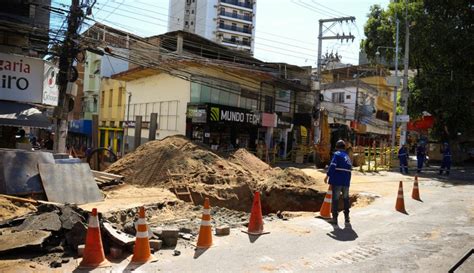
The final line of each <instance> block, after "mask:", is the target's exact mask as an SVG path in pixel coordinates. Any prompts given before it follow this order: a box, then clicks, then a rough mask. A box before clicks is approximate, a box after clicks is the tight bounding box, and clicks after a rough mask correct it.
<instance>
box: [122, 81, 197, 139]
mask: <svg viewBox="0 0 474 273" xmlns="http://www.w3.org/2000/svg"><path fill="white" fill-rule="evenodd" d="M190 85H191V83H190V82H189V81H186V80H183V79H181V78H177V77H172V76H170V75H168V74H159V75H154V76H150V77H145V78H141V79H138V80H134V81H129V82H127V92H130V93H131V94H132V97H131V101H130V103H131V105H132V106H133V105H134V104H141V103H149V104H148V105H150V104H151V103H159V102H162V103H166V102H169V101H178V104H177V124H176V129H175V130H166V129H158V130H157V133H158V135H157V137H156V139H163V138H165V137H167V136H172V135H178V134H179V135H185V134H186V110H187V104H188V102H189V101H190V90H191V86H190ZM127 98H128V95H127ZM127 103H128V102H127ZM128 107H129V105H128V104H127V109H126V110H125V116H127V113H128ZM132 109H133V107H130V110H131V111H130V119H132V116H133V114H132V113H131V112H132ZM150 112H152V111H151V110H150V109H148V115H149V113H150ZM155 112H158V110H155ZM164 112H166V110H165V111H164ZM143 113H144V111H143V109H142V113H140V114H142V115H143ZM137 114H138V111H137ZM160 114H165V113H158V115H159V117H158V123H159V124H160ZM159 127H160V125H159ZM134 134H135V130H134V128H130V129H129V132H128V134H127V135H128V140H129V142H128V143H129V147H130V148H133V136H134ZM148 134H149V132H148V129H142V143H145V142H146V140H147V139H148Z"/></svg>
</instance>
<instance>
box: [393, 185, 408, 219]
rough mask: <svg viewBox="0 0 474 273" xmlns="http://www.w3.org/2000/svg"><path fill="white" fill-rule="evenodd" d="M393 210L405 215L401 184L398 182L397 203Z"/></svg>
mask: <svg viewBox="0 0 474 273" xmlns="http://www.w3.org/2000/svg"><path fill="white" fill-rule="evenodd" d="M395 209H396V210H397V211H399V212H402V213H407V212H406V210H405V201H404V199H403V183H402V181H400V184H399V186H398V195H397V203H396V204H395Z"/></svg>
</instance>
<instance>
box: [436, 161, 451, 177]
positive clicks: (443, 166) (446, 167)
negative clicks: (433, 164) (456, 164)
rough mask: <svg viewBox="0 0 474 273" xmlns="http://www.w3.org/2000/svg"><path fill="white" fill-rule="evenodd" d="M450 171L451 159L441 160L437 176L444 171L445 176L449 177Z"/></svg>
mask: <svg viewBox="0 0 474 273" xmlns="http://www.w3.org/2000/svg"><path fill="white" fill-rule="evenodd" d="M450 170H451V158H443V163H441V169H440V170H439V174H443V171H446V174H447V175H449V171H450Z"/></svg>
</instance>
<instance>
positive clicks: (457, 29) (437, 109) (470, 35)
mask: <svg viewBox="0 0 474 273" xmlns="http://www.w3.org/2000/svg"><path fill="white" fill-rule="evenodd" d="M368 17H369V19H368V21H367V23H366V24H365V26H364V32H365V35H366V39H365V40H363V41H362V42H361V49H362V50H364V51H365V52H366V53H367V56H368V58H369V60H371V61H372V62H374V63H375V62H376V61H377V60H378V59H377V56H376V55H375V52H376V51H377V47H378V46H391V47H393V46H394V45H395V32H396V31H395V29H396V25H395V18H398V19H399V20H400V31H399V46H400V54H399V64H401V65H400V68H402V64H403V61H402V60H403V56H404V48H403V47H404V39H405V1H399V2H397V3H390V5H389V6H388V8H387V9H381V8H380V6H377V5H375V6H372V7H371V9H370V13H369V14H368ZM408 21H409V24H410V68H412V69H416V71H417V73H416V76H415V78H414V79H413V80H412V81H411V82H410V84H409V91H410V97H409V108H408V112H409V114H410V116H411V117H412V118H413V117H417V116H420V115H421V114H422V112H423V111H427V112H429V113H431V114H432V115H434V117H435V119H436V124H435V128H434V130H433V131H432V136H433V137H435V138H439V139H454V138H457V137H458V133H461V136H463V137H464V136H466V135H468V134H471V136H472V134H473V133H474V131H473V127H474V126H473V124H474V105H473V100H474V6H473V5H472V4H470V1H469V0H424V1H423V0H410V1H409V4H408ZM380 53H381V55H382V56H385V57H386V58H387V59H393V56H394V55H393V54H394V51H393V50H385V51H382V50H380Z"/></svg>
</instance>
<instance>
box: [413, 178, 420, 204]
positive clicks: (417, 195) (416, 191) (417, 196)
mask: <svg viewBox="0 0 474 273" xmlns="http://www.w3.org/2000/svg"><path fill="white" fill-rule="evenodd" d="M411 198H413V199H415V200H418V201H421V198H420V190H419V188H418V176H415V183H414V184H413V191H412V192H411Z"/></svg>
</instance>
